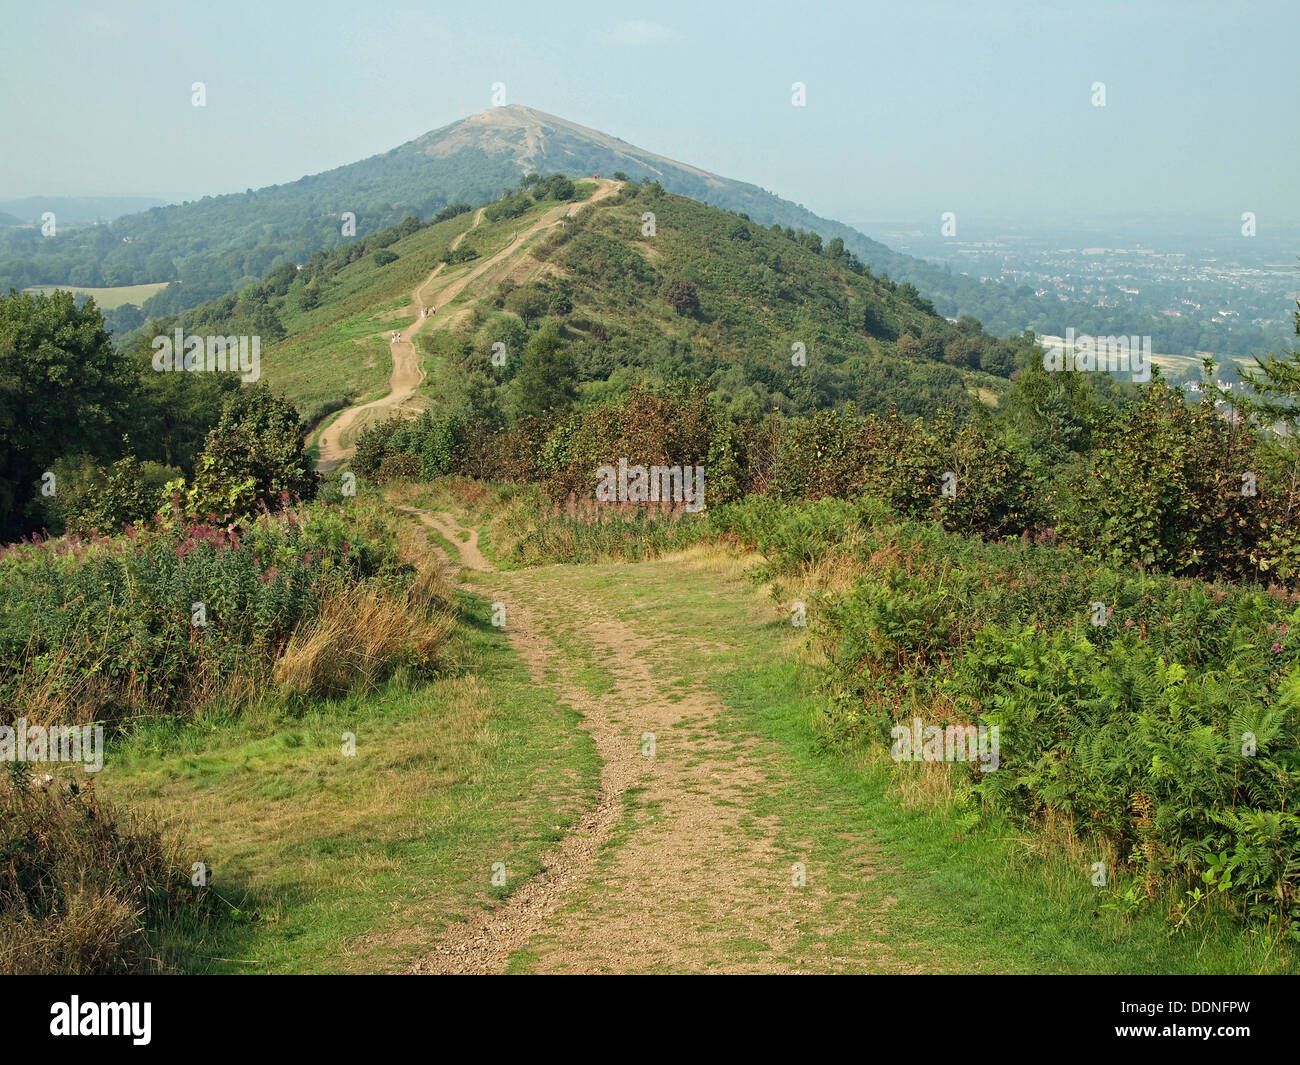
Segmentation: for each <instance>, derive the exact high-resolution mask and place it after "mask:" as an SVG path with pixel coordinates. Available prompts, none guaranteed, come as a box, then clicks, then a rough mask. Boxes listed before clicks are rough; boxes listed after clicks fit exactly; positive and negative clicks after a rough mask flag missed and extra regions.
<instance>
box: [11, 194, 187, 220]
mask: <svg viewBox="0 0 1300 1065" xmlns="http://www.w3.org/2000/svg"><path fill="white" fill-rule="evenodd" d="M162 203H163V201H162V200H159V199H156V198H153V197H149V196H26V197H24V198H22V199H20V200H0V225H40V222H41V216H42V215H44V214H45V212H46V211H53V212H54V216H55V219H56V220H57V224H59V225H66V226H84V225H90V224H92V223H95V222H111V221H112V220H113V219H114V218H120V217H121V216H122V215H124V214H135V213H136V212H137V211H147V210H149V208H151V207H159V206H161V205H162Z"/></svg>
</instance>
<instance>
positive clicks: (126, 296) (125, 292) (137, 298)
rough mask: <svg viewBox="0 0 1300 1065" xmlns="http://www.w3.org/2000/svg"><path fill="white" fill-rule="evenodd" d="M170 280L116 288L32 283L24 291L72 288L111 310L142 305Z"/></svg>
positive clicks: (53, 290)
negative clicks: (129, 305)
mask: <svg viewBox="0 0 1300 1065" xmlns="http://www.w3.org/2000/svg"><path fill="white" fill-rule="evenodd" d="M168 284H169V282H166V281H159V282H157V283H156V284H152V285H119V286H117V287H116V288H76V287H74V286H72V285H30V286H28V287H27V288H25V289H23V291H24V292H44V293H45V294H46V295H49V294H50V293H51V292H56V291H58V290H59V289H63V290H65V291H66V290H71V291H72V293H73V294H74V295H76V296H77V297H81V296H89V297H90V298H91V299H93V300H94V301H95V304H96V305H97V306H98V307H100V308H101V309H102V310H105V311H111V310H115V309H116V308H118V307H125V306H126V305H127V304H132V305H133V306H136V307H140V306H143V305H144V301H145V300H147V299H148V298H149V297H150V296H153V295H156V294H157V293H159V292H161V291H162V290H163V289H165V288H166V287H167V285H168Z"/></svg>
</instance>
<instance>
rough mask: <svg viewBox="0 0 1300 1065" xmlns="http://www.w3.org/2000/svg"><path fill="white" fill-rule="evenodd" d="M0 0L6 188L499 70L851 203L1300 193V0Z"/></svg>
mask: <svg viewBox="0 0 1300 1065" xmlns="http://www.w3.org/2000/svg"><path fill="white" fill-rule="evenodd" d="M0 25H3V28H4V29H3V34H0V103H3V105H4V114H5V118H6V126H7V130H8V132H7V136H6V138H5V139H6V145H5V150H4V152H3V153H2V154H0V200H6V199H14V198H17V197H22V196H30V195H50V196H54V195H64V196H72V195H87V196H89V195H153V196H157V197H159V198H160V199H164V200H169V201H179V200H183V199H195V198H198V197H201V196H204V195H216V194H219V193H223V192H241V191H243V190H244V189H246V188H257V187H260V186H263V185H268V184H277V183H282V182H286V181H295V180H297V179H298V178H300V177H302V176H304V175H305V174H312V173H317V172H319V171H322V170H327V169H330V168H332V167H335V166H340V165H342V164H345V163H350V162H354V161H356V160H358V159H362V158H365V157H367V156H370V155H374V154H377V153H381V152H385V151H388V150H389V149H391V148H394V147H396V146H397V145H399V144H401V143H403V142H405V141H408V140H411V139H412V138H414V137H417V136H419V135H420V134H422V133H425V132H427V131H429V130H431V129H436V128H438V127H440V126H444V125H447V124H448V123H451V122H454V121H456V120H458V119H460V118H463V117H465V116H466V115H469V114H473V113H475V112H477V111H481V110H483V109H485V108H486V107H488V106H490V105H491V103H492V102H493V101H492V92H493V85H494V84H495V83H504V86H505V93H506V102H507V103H512V104H526V105H527V106H530V107H535V108H538V109H540V110H542V111H547V112H550V113H552V114H556V115H560V116H562V117H564V118H567V119H570V120H572V121H574V122H579V123H581V124H583V125H586V126H591V127H594V128H596V129H599V130H602V131H604V132H606V133H610V134H613V135H614V136H617V137H621V138H623V139H624V140H626V141H628V142H630V143H632V144H635V145H637V146H638V147H641V148H645V149H647V150H650V151H654V152H657V153H659V154H661V155H666V156H669V157H671V158H674V159H677V160H679V161H682V162H687V163H691V164H693V165H695V166H699V167H703V168H704V169H707V170H712V171H714V172H716V173H719V174H722V175H725V176H727V177H732V178H738V179H741V180H745V181H751V182H753V183H755V184H757V185H761V186H762V187H764V188H767V189H769V190H771V191H773V192H776V193H777V194H779V195H781V196H784V197H785V198H787V199H790V200H794V201H795V202H797V203H801V204H803V205H804V206H806V207H808V208H810V209H811V210H813V211H815V212H817V213H818V214H821V215H824V216H828V217H832V218H838V219H842V220H845V221H850V222H854V221H857V220H860V219H866V218H872V217H890V216H900V215H906V214H908V213H911V212H920V213H922V214H927V215H929V214H933V215H935V216H937V215H939V214H940V213H941V212H943V211H952V212H954V213H955V214H957V215H958V216H959V217H961V216H963V215H964V216H965V217H966V218H967V219H972V218H977V217H979V216H980V215H981V214H982V213H983V214H986V215H988V216H996V217H1000V218H1013V219H1014V218H1022V217H1023V218H1025V219H1027V220H1028V219H1032V218H1048V219H1051V218H1057V219H1060V220H1062V221H1065V220H1068V219H1071V218H1077V217H1080V216H1087V215H1088V214H1090V213H1106V214H1112V215H1113V214H1141V215H1143V216H1149V217H1152V218H1155V217H1160V216H1194V217H1198V218H1217V217H1221V216H1222V217H1226V218H1233V219H1235V218H1237V217H1239V216H1240V215H1241V213H1242V212H1244V211H1252V212H1254V213H1255V214H1256V217H1257V220H1258V222H1257V224H1258V225H1259V227H1260V228H1261V230H1262V229H1263V228H1264V227H1266V226H1268V225H1269V224H1270V223H1271V222H1272V223H1277V224H1288V225H1290V224H1294V223H1295V222H1296V221H1297V219H1300V204H1298V203H1297V202H1296V197H1295V194H1294V193H1295V184H1296V176H1297V175H1298V174H1300V136H1298V135H1297V128H1296V127H1297V121H1298V119H1300V106H1298V105H1300V77H1298V76H1297V72H1298V70H1300V55H1297V48H1298V42H1300V3H1297V2H1296V0H1278V2H1265V0H1257V2H1251V0H1231V2H1228V0H1220V2H1215V3H1202V2H1200V0H1178V2H1168V3H1166V2H1142V0H1133V2H1111V0H1086V2H1078V3H1064V2H1052V0H1037V2H1032V3H1019V2H1002V3H999V2H996V0H991V2H988V3H974V2H969V0H966V2H946V0H931V2H927V0H907V2H899V0H892V2H890V3H877V2H876V0H850V2H843V3H816V2H811V3H802V4H794V3H790V2H788V0H787V2H784V3H767V2H763V0H747V2H744V3H741V2H737V0H725V2H720V3H712V4H705V3H700V2H699V0H692V2H689V3H680V2H675V0H659V2H657V3H654V4H636V5H633V4H609V3H565V2H563V0H529V2H527V3H514V2H507V0H492V2H491V3H456V4H450V3H426V4H418V3H408V4H406V5H405V6H402V5H401V3H400V0H399V3H398V4H397V5H395V6H391V7H390V6H387V5H385V6H383V7H377V6H372V5H369V4H365V3H356V2H353V3H335V2H331V0H311V2H301V0H285V2H278V3H267V2H265V0H262V2H257V3H249V2H244V0H224V2H222V3H220V4H216V5H214V4H197V3H189V2H187V0H167V2H164V3H156V4H153V3H130V2H121V3H113V4H107V3H73V2H62V0H42V2H41V3H39V4H28V5H24V6H23V7H22V8H21V9H13V8H11V9H10V10H8V11H6V12H5V13H4V14H3V15H0ZM196 81H201V82H203V83H204V86H205V90H206V97H207V99H206V106H205V107H201V108H200V107H194V106H193V105H192V85H193V83H194V82H196ZM796 82H799V83H802V84H803V85H804V86H805V87H806V88H805V93H806V97H805V99H806V105H805V106H802V107H798V106H794V104H793V102H792V98H793V90H792V87H793V85H794V83H796ZM1098 82H1100V83H1102V84H1103V85H1104V92H1105V106H1094V100H1095V99H1096V90H1095V89H1094V85H1095V84H1096V83H1098Z"/></svg>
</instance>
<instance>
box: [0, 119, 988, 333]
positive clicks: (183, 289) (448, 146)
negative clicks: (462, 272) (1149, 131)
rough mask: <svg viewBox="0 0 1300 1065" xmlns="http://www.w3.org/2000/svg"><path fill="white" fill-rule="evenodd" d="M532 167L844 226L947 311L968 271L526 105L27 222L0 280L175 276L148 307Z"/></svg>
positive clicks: (7, 243) (131, 280)
mask: <svg viewBox="0 0 1300 1065" xmlns="http://www.w3.org/2000/svg"><path fill="white" fill-rule="evenodd" d="M532 171H535V172H538V173H552V172H560V173H565V174H568V175H570V176H573V177H578V176H589V175H591V174H593V173H597V172H599V173H601V174H604V175H605V176H607V177H608V176H611V175H612V174H613V173H614V172H615V171H624V172H626V173H627V174H628V175H629V176H630V177H632V178H637V179H640V178H646V177H648V178H651V179H653V180H657V181H659V182H660V183H661V184H662V185H663V187H664V188H665V189H666V190H667V191H669V192H673V193H677V194H679V195H683V196H689V197H691V198H693V199H697V200H700V201H702V202H704V203H710V204H713V205H715V206H720V207H724V208H726V209H728V210H734V211H742V212H744V213H746V214H748V215H749V216H750V217H751V218H752V219H753V220H754V221H756V222H759V223H761V224H763V225H769V224H771V223H773V222H775V223H779V224H780V225H782V226H791V227H794V228H801V229H806V230H815V231H816V232H818V233H820V234H821V235H822V236H823V237H824V238H826V239H827V240H829V239H832V238H834V237H839V238H840V239H841V240H843V241H844V245H845V247H846V248H847V249H848V250H849V251H852V252H854V253H855V254H856V255H858V256H859V257H860V258H861V259H863V261H864V262H867V263H870V264H871V266H872V267H873V269H874V270H875V271H876V272H878V273H888V274H889V275H890V276H891V277H894V278H895V279H899V280H902V279H907V278H914V279H916V280H917V281H918V283H920V284H921V286H922V288H923V290H926V291H930V290H934V291H939V292H942V293H944V295H943V303H942V305H941V307H940V309H941V310H944V311H945V313H955V311H956V309H957V306H958V303H957V301H956V300H955V299H950V298H949V290H951V289H952V287H953V285H954V284H960V283H961V282H960V281H953V280H952V275H951V274H950V273H949V271H947V270H946V268H941V267H936V266H933V265H932V264H929V263H924V262H922V261H921V260H918V259H913V258H911V257H910V256H906V255H900V254H898V253H896V252H893V251H891V250H890V249H889V248H887V247H886V246H885V245H883V244H880V243H878V242H876V241H873V240H871V239H869V238H867V237H865V236H863V235H862V234H861V233H859V232H858V231H857V230H855V229H852V228H851V227H849V226H846V225H843V224H841V223H838V222H834V221H831V220H829V219H825V218H821V217H819V216H817V215H815V214H813V213H812V212H810V211H807V210H805V209H804V208H802V207H800V206H798V205H797V204H794V203H791V202H789V201H788V200H783V199H781V198H780V197H778V196H775V195H773V194H772V193H770V192H767V191H765V190H763V189H761V188H759V187H758V186H756V185H751V184H748V183H746V182H743V181H735V180H732V179H729V178H724V177H720V176H719V175H717V174H711V173H709V172H707V171H704V170H700V169H699V168H697V167H693V166H689V165H687V164H684V163H679V162H676V161H674V160H671V159H668V158H665V157H664V156H661V155H656V154H655V153H653V152H648V151H645V150H644V149H641V148H637V147H636V146H634V145H631V144H628V143H627V142H626V141H622V140H619V139H618V138H617V137H612V136H610V135H608V134H605V133H601V132H599V131H597V130H593V129H589V128H587V127H585V126H581V125H578V124H577V123H574V122H569V121H567V120H565V119H562V118H558V117H556V116H554V115H548V114H546V113H544V112H541V111H536V110H534V109H532V108H528V107H523V106H520V105H510V106H507V107H498V108H492V109H490V110H487V111H483V112H480V113H479V114H476V115H471V116H469V117H468V118H465V119H463V120H461V121H459V122H454V123H452V124H451V125H448V126H444V127H442V128H441V129H437V130H433V131H431V132H429V133H426V134H424V135H423V136H421V137H417V138H416V139H415V140H412V141H409V142H407V143H406V144H403V145H401V146H399V147H397V148H394V149H393V150H392V151H390V152H386V153H384V154H382V155H376V156H372V157H371V158H369V159H363V160H361V161H359V162H356V163H351V164H348V165H346V166H342V167H338V168H336V169H334V170H330V171H326V172H324V173H321V174H316V175H311V176H307V177H303V178H301V179H300V180H298V181H296V182H292V183H289V184H284V185H274V186H269V187H267V188H263V189H257V190H254V191H250V192H244V193H236V194H231V195H225V196H216V197H204V198H203V199H202V200H199V201H196V202H191V203H185V204H180V205H172V206H168V207H155V208H153V209H151V210H148V211H144V212H141V213H138V214H132V215H126V216H124V217H121V218H118V219H116V220H114V221H113V222H112V223H111V224H110V225H106V226H97V227H94V228H93V229H91V230H68V231H67V232H62V233H60V234H59V235H57V236H56V237H54V238H42V237H41V236H40V234H39V233H37V232H34V231H30V230H28V231H21V232H16V233H8V234H5V235H3V236H2V237H0V289H3V288H7V287H10V286H12V287H14V288H18V289H22V288H24V287H26V286H29V285H37V284H68V285H73V286H76V287H80V288H89V287H98V286H111V285H134V284H150V283H156V282H159V281H164V280H175V281H179V282H180V284H178V285H174V286H172V287H171V288H170V289H169V290H168V291H166V292H165V293H162V294H160V295H159V296H157V297H155V298H154V299H153V300H151V301H150V303H149V304H148V305H146V307H145V308H144V310H145V313H146V314H163V313H169V312H176V311H180V310H183V309H186V308H189V307H194V306H197V305H198V304H199V303H201V302H203V301H204V300H207V299H213V298H215V297H217V296H219V295H221V294H223V293H225V292H227V291H229V290H231V289H233V288H237V287H240V285H241V284H244V283H247V282H249V281H252V280H255V279H257V278H259V277H261V276H262V274H264V273H265V272H266V270H268V269H269V268H270V267H271V266H272V265H274V264H275V263H276V262H277V261H284V260H290V261H294V262H301V261H303V260H304V259H306V258H307V257H308V256H309V255H310V254H311V253H312V252H314V251H316V250H318V249H321V248H330V247H335V246H337V245H339V244H342V243H345V242H346V241H347V239H349V238H345V237H344V236H343V235H342V233H341V228H342V227H341V225H340V216H341V215H342V213H343V212H346V211H350V212H353V213H354V214H355V215H356V228H357V235H359V236H364V235H365V234H367V233H370V232H374V231H375V230H377V229H381V228H383V227H385V226H390V225H394V224H396V223H397V222H398V221H400V220H401V219H402V218H403V217H405V216H407V215H412V214H413V215H416V216H419V217H427V216H428V215H429V214H431V213H432V212H433V211H435V210H438V209H439V208H442V207H444V206H446V205H448V204H451V203H456V202H460V201H465V202H468V203H472V204H478V203H483V202H486V201H488V200H491V199H493V198H495V197H496V196H499V195H500V194H501V190H502V188H504V187H509V186H512V185H514V184H515V183H516V182H517V181H518V180H519V178H520V176H521V175H523V174H526V173H528V172H532ZM967 280H968V279H967ZM971 283H972V284H973V282H971ZM949 305H950V306H949Z"/></svg>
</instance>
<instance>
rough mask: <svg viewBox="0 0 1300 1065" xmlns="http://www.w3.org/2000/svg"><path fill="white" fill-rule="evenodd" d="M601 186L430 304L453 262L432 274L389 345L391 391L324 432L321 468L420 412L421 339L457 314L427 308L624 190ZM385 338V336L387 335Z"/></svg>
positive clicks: (550, 214) (545, 218)
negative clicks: (368, 435) (369, 427)
mask: <svg viewBox="0 0 1300 1065" xmlns="http://www.w3.org/2000/svg"><path fill="white" fill-rule="evenodd" d="M595 184H596V186H597V187H596V190H595V191H594V192H593V193H592V194H591V195H590V196H589V197H587V199H585V200H576V201H574V202H573V203H567V204H560V205H559V206H557V207H553V208H551V209H550V210H549V211H547V212H545V213H544V214H543V215H542V216H541V217H540V218H539V219H538V220H537V221H536V222H534V223H533V224H532V225H531V226H529V227H528V228H527V229H525V230H522V231H519V232H517V233H516V234H515V236H514V237H513V239H511V241H510V242H509V243H508V244H507V245H506V246H505V247H504V248H502V249H501V250H500V251H499V252H496V253H495V254H494V255H491V256H490V257H488V258H487V259H484V260H482V261H478V262H475V263H474V265H473V267H472V268H471V269H470V270H469V271H467V272H466V273H464V274H463V275H461V276H460V277H458V278H456V279H454V280H452V281H449V282H447V283H446V284H444V285H443V286H441V287H440V288H435V290H434V292H433V293H432V298H431V299H429V300H428V301H427V302H426V298H425V296H426V292H427V290H428V289H429V287H430V286H431V285H433V283H434V281H435V280H436V279H437V278H438V275H439V274H441V273H442V272H443V270H444V269H445V268H446V266H447V264H446V263H445V262H441V263H439V264H438V265H437V266H436V267H435V268H434V269H433V271H432V272H431V273H430V274H429V276H428V277H426V278H425V279H424V280H423V281H422V282H420V284H419V285H417V286H416V287H415V289H414V290H413V291H412V292H411V303H410V305H409V306H408V308H407V310H408V311H409V312H410V314H411V315H412V316H413V320H412V321H411V323H410V324H409V325H407V326H406V327H405V328H403V329H401V330H400V333H401V339H400V340H397V341H395V342H393V343H390V344H389V348H390V349H391V351H392V353H393V372H392V374H391V375H390V377H389V380H388V393H387V394H386V395H384V396H381V397H380V398H379V399H375V400H371V401H370V402H369V403H362V404H360V405H358V406H354V407H348V408H347V409H346V410H344V411H343V412H342V413H340V414H339V415H338V417H336V418H335V419H334V420H333V421H332V422H330V423H329V424H328V425H327V426H325V428H324V429H322V430H321V431H320V434H319V435H318V437H317V440H316V444H317V448H318V449H319V457H318V459H317V461H316V468H317V469H318V470H320V471H322V472H327V471H330V470H335V469H337V468H338V467H339V466H341V465H342V464H343V463H344V462H346V461H347V460H348V458H350V457H351V454H352V451H353V449H354V448H355V446H356V436H357V434H358V433H359V432H360V431H361V430H362V429H363V428H365V426H366V424H368V423H370V422H373V421H377V420H379V419H381V418H384V417H387V416H388V415H390V414H405V413H414V412H415V411H414V405H415V403H416V399H417V394H418V392H419V389H420V385H421V384H422V383H423V382H424V377H425V373H424V368H423V366H422V365H421V363H420V354H419V352H418V351H417V350H416V346H415V337H416V335H417V334H419V333H420V331H421V330H422V329H423V328H424V327H425V325H427V324H430V323H435V322H436V324H434V328H440V329H446V328H450V326H451V325H452V323H453V319H454V316H453V315H450V314H442V315H441V316H439V315H438V314H431V315H430V316H429V317H428V318H421V317H420V312H421V310H423V309H424V308H425V307H443V308H445V307H447V306H448V305H449V304H450V303H451V302H452V301H453V300H454V299H455V298H456V297H457V296H459V295H460V294H461V293H462V292H464V291H465V289H466V288H467V287H468V286H469V285H470V284H471V283H472V282H474V281H476V280H478V279H479V278H480V277H482V276H483V275H484V274H485V273H487V272H488V271H489V270H492V269H494V268H495V267H497V266H498V265H500V264H501V263H502V262H503V261H505V260H506V259H508V258H510V257H511V256H513V255H515V254H517V253H518V252H519V251H520V249H521V248H522V247H523V246H524V245H525V244H526V243H527V242H528V239H529V238H530V237H532V236H534V235H535V234H537V233H540V232H541V231H542V230H544V229H549V228H551V227H552V226H557V225H559V224H560V223H561V222H562V221H563V220H564V219H565V218H568V217H570V216H571V215H574V214H576V213H577V212H578V211H579V210H581V208H582V207H584V206H585V205H586V204H589V203H596V202H598V201H600V200H603V199H605V198H606V197H607V196H609V195H611V194H612V193H614V192H616V191H617V190H618V187H619V182H617V181H609V180H606V179H601V180H599V181H597V182H596V183H595ZM484 210H485V208H482V207H480V208H479V209H478V213H477V214H476V215H475V216H474V222H473V224H472V225H471V226H470V227H469V228H468V229H466V230H465V231H464V232H463V233H460V234H457V236H456V239H455V240H453V241H452V242H451V244H450V248H451V249H452V250H455V249H456V248H458V247H459V246H460V243H461V241H463V240H464V239H465V237H467V236H468V235H469V234H470V233H472V232H474V230H476V229H478V227H479V226H480V225H481V224H482V221H483V212H484ZM387 332H390V330H385V331H384V333H387ZM380 335H384V334H383V333H381V334H380Z"/></svg>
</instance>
